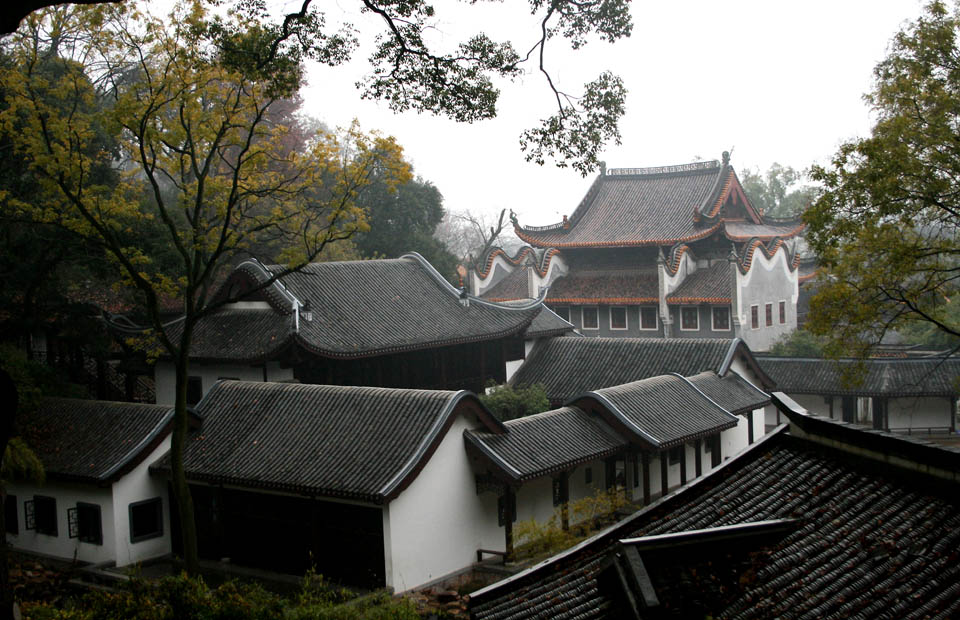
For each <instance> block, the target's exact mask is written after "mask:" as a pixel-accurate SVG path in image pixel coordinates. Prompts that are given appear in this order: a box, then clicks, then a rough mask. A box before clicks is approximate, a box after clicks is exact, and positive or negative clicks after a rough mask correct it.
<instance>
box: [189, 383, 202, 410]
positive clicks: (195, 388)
mask: <svg viewBox="0 0 960 620" xmlns="http://www.w3.org/2000/svg"><path fill="white" fill-rule="evenodd" d="M201 398H203V378H201V377H187V404H188V405H196V404H197V403H199V402H200V399H201Z"/></svg>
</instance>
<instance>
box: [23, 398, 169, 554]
mask: <svg viewBox="0 0 960 620" xmlns="http://www.w3.org/2000/svg"><path fill="white" fill-rule="evenodd" d="M172 420H173V410H172V409H171V408H170V407H166V406H160V405H145V404H135V403H117V402H106V401H89V400H78V399H46V400H44V401H43V402H42V403H41V406H40V408H39V410H38V411H36V412H35V413H34V414H32V415H31V417H30V419H29V420H28V430H27V434H28V436H29V437H30V441H31V447H32V448H33V449H34V451H35V452H36V454H37V456H38V457H39V458H40V460H41V461H42V462H43V464H44V468H45V471H46V482H45V483H44V484H42V485H38V484H35V483H28V482H11V483H8V484H7V485H6V492H7V495H6V499H5V502H4V506H5V511H6V512H5V517H6V526H7V542H8V543H9V544H10V545H11V546H13V547H14V548H15V549H22V550H25V551H31V552H36V553H42V554H47V555H52V556H56V557H60V558H64V559H76V560H79V561H82V562H90V563H96V564H104V563H105V564H110V563H115V564H116V565H117V566H125V565H127V564H133V563H136V562H140V561H143V560H146V559H150V558H153V557H157V556H161V555H164V554H166V553H169V551H170V520H169V506H170V504H169V497H168V495H167V485H166V483H165V482H164V481H162V480H159V479H157V478H154V477H151V476H150V475H149V473H148V468H149V466H150V464H151V463H152V462H153V461H155V460H157V459H158V458H160V457H161V456H162V455H163V454H165V453H166V452H168V451H169V449H170V431H171V422H172Z"/></svg>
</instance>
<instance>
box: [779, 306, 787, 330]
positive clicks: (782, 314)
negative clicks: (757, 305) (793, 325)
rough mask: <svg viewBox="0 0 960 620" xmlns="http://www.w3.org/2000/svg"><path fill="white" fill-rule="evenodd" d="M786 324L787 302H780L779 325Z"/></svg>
mask: <svg viewBox="0 0 960 620" xmlns="http://www.w3.org/2000/svg"><path fill="white" fill-rule="evenodd" d="M786 322H787V302H785V301H781V302H780V324H781V325H783V324H784V323H786Z"/></svg>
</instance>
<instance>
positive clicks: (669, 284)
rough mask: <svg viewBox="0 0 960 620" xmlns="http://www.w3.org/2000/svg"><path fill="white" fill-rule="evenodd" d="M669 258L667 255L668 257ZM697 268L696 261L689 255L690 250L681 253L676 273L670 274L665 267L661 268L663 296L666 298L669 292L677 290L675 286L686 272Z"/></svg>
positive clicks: (681, 281) (682, 279)
mask: <svg viewBox="0 0 960 620" xmlns="http://www.w3.org/2000/svg"><path fill="white" fill-rule="evenodd" d="M668 260H669V257H668ZM696 270H697V263H696V261H694V260H693V257H692V256H690V250H687V251H686V252H684V253H683V256H682V257H681V258H680V265H679V266H678V267H677V273H675V274H673V275H670V272H669V271H667V270H666V269H664V270H663V275H664V278H663V285H664V291H663V296H664V298H666V297H667V296H668V295H670V293H672V292H674V291H675V290H677V288H678V287H679V286H680V285H681V284H682V283H683V281H684V280H685V279H686V278H687V275H688V274H691V273H693V272H695V271H696Z"/></svg>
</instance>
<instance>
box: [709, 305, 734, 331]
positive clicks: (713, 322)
mask: <svg viewBox="0 0 960 620" xmlns="http://www.w3.org/2000/svg"><path fill="white" fill-rule="evenodd" d="M717 310H726V312H727V326H726V327H717ZM730 318H731V317H730V306H710V329H711V330H712V331H715V332H728V331H730V329H731V328H732V327H733V321H731V320H730Z"/></svg>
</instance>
